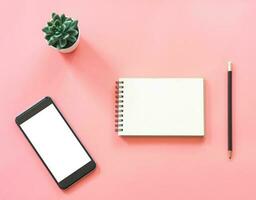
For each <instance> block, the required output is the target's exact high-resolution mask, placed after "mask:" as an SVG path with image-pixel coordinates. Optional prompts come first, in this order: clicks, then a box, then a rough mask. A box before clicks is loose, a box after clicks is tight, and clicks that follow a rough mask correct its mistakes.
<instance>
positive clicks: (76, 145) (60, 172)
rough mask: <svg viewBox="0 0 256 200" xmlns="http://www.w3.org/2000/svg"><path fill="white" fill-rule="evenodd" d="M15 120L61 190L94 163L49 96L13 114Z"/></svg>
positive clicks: (89, 169)
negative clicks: (19, 112)
mask: <svg viewBox="0 0 256 200" xmlns="http://www.w3.org/2000/svg"><path fill="white" fill-rule="evenodd" d="M16 123H17V125H18V126H19V128H20V129H21V131H22V132H23V134H24V136H25V137H26V138H27V140H28V141H29V143H30V144H31V145H32V147H33V148H34V150H35V151H36V153H37V154H38V156H39V158H40V159H41V160H42V162H43V163H44V165H45V167H46V168H47V169H48V171H49V172H50V174H51V175H52V177H53V179H54V180H55V181H56V183H57V184H58V186H59V187H60V188H61V189H66V188H68V187H69V186H70V185H72V184H73V183H75V182H76V181H78V180H79V179H80V178H82V177H83V176H84V175H86V174H88V173H89V172H91V171H92V170H93V169H95V167H96V164H95V162H94V160H93V159H92V157H91V156H90V154H89V153H88V151H87V150H86V149H85V147H84V146H83V144H82V143H81V142H80V140H79V139H78V137H77V136H76V134H75V133H74V131H73V130H72V128H71V127H70V125H69V124H68V123H67V121H66V120H65V119H64V117H63V115H62V114H61V112H60V111H59V109H58V108H57V106H56V105H55V104H54V102H53V101H52V99H51V98H50V97H45V98H44V99H42V100H41V101H39V102H38V103H36V104H35V105H34V106H32V107H31V108H29V109H28V110H27V111H25V112H23V113H22V114H20V115H19V116H18V117H16Z"/></svg>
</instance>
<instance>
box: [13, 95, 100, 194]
mask: <svg viewBox="0 0 256 200" xmlns="http://www.w3.org/2000/svg"><path fill="white" fill-rule="evenodd" d="M50 104H53V105H54V107H55V108H56V110H57V111H58V112H59V114H60V115H61V117H62V118H63V120H64V121H65V123H66V124H67V125H68V127H69V128H70V130H71V132H72V133H73V134H74V136H75V137H76V139H77V140H78V142H79V143H80V145H81V146H82V147H83V149H84V150H85V152H86V153H87V154H88V156H89V157H90V159H91V161H90V162H89V163H87V164H85V165H84V166H82V167H81V168H79V169H78V170H76V171H75V172H73V173H72V174H70V175H69V176H68V177H66V178H65V179H63V180H62V181H60V182H58V181H57V180H56V179H55V177H54V175H53V174H52V172H51V171H50V169H49V168H48V166H47V164H46V163H45V162H44V160H43V158H42V157H41V156H40V154H39V153H38V152H37V150H36V148H35V147H34V145H33V144H32V142H31V141H30V140H29V138H28V137H27V135H26V134H25V132H24V131H23V130H22V128H21V126H20V124H22V123H23V122H25V121H27V120H28V119H30V118H31V117H33V116H34V115H36V114H37V113H39V112H40V111H42V110H43V109H45V108H46V107H47V106H49V105H50ZM15 121H16V124H17V125H18V127H19V128H20V130H21V132H22V133H23V135H24V136H25V138H26V139H27V140H28V142H29V143H30V145H31V146H32V147H33V149H34V151H35V152H36V154H37V155H38V156H39V158H40V159H41V161H42V162H43V164H44V166H45V167H46V169H47V170H48V171H49V173H50V174H51V176H52V178H53V179H54V181H55V182H56V183H57V185H58V186H59V187H60V188H61V189H66V188H68V187H69V186H70V185H72V184H73V183H75V182H77V181H78V180H79V179H81V178H82V177H83V176H85V175H86V174H88V173H89V172H91V171H92V170H93V169H95V167H96V163H95V161H94V160H93V159H92V157H91V155H90V154H89V152H88V151H87V150H86V149H85V147H84V145H83V144H82V143H81V141H80V140H79V138H78V137H77V135H76V134H75V132H74V131H73V129H72V128H71V127H70V125H69V124H68V122H67V121H66V119H65V118H64V116H63V115H62V114H61V112H60V110H59V109H58V108H57V106H56V105H55V104H54V102H53V101H52V99H51V98H50V97H48V96H47V97H45V98H44V99H42V100H40V101H39V102H38V103H36V104H35V105H33V106H32V107H31V108H29V109H28V110H26V111H24V112H23V113H21V114H20V115H19V116H17V117H16V119H15Z"/></svg>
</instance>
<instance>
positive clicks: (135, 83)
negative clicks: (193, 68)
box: [118, 78, 204, 136]
mask: <svg viewBox="0 0 256 200" xmlns="http://www.w3.org/2000/svg"><path fill="white" fill-rule="evenodd" d="M119 83H120V85H122V86H123V87H122V88H119V94H120V93H122V98H121V97H120V99H119V100H121V99H122V100H123V101H121V102H122V103H119V104H120V105H121V106H122V115H120V116H119V118H118V120H119V121H122V122H119V123H120V124H121V127H120V128H119V130H118V134H119V135H145V136H146V135H148V136H157V135H162V136H203V135H204V81H203V78H120V79H119ZM119 96H120V95H119ZM120 124H119V125H120Z"/></svg>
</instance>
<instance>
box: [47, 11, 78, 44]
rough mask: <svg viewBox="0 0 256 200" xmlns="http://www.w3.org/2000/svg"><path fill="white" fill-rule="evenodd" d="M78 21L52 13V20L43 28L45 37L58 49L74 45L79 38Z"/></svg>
mask: <svg viewBox="0 0 256 200" xmlns="http://www.w3.org/2000/svg"><path fill="white" fill-rule="evenodd" d="M77 24H78V21H77V20H73V19H71V18H69V17H66V16H65V15H64V14H62V15H61V16H60V15H58V14H56V13H52V19H51V21H49V22H47V26H46V27H44V28H43V29H42V31H43V32H44V33H45V39H46V40H47V41H48V44H49V45H50V46H53V47H55V48H58V49H65V48H68V47H70V46H72V45H73V44H74V43H75V42H76V40H77V38H78V34H79V31H78V27H77Z"/></svg>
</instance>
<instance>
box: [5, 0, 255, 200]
mask: <svg viewBox="0 0 256 200" xmlns="http://www.w3.org/2000/svg"><path fill="white" fill-rule="evenodd" d="M52 11H56V12H58V13H66V14H67V15H69V16H71V17H73V18H76V19H78V20H79V27H80V30H81V36H82V40H81V43H80V45H79V47H78V49H77V50H76V51H75V52H74V53H73V54H70V55H63V54H60V53H58V52H56V51H55V50H53V49H51V48H50V47H48V46H47V44H46V42H45V41H44V39H43V33H42V32H41V29H42V27H43V26H44V25H45V23H46V21H47V20H48V19H49V18H50V14H51V12H52ZM0 17H1V19H2V20H1V31H0V44H1V48H0V55H1V64H0V69H1V71H0V91H1V98H0V110H1V114H0V178H1V181H0V199H1V200H12V199H15V200H16V199H26V200H30V199H31V200H32V199H33V200H34V199H37V200H41V199H42V200H45V199H47V200H51V199H54V200H55V199H76V200H82V199H123V200H126V199H186V200H187V199H208V200H209V199H233V200H236V199H237V200H241V199H246V200H247V199H256V190H255V181H256V158H255V155H256V134H255V117H256V114H255V113H256V112H255V106H256V95H255V88H254V86H255V84H256V78H255V73H256V66H255V59H256V58H255V56H256V26H255V19H256V1H253V0H251V1H249V0H227V1H224V0H221V1H210V0H208V1H184V0H183V1H182V0H176V1H167V0H166V1H164V0H141V1H138V0H109V1H107V0H101V1H100V0H92V1H88V0H80V1H78V0H73V1H50V0H47V1H46V0H45V1H33V0H23V1H14V0H8V1H2V2H1V8H0ZM228 60H232V61H233V63H234V95H233V98H234V107H233V108H234V157H233V159H232V160H231V161H230V160H228V158H227V120H226V119H227V112H226V110H227V98H226V96H227V90H226V86H227V85H226V81H227V80H226V75H227V72H226V70H227V61H228ZM121 76H132V77H133V76H143V77H151V76H154V77H173V76H175V77H177V76H178V77H179V76H181V77H191V76H202V77H204V78H205V92H206V96H205V103H206V136H205V137H204V138H179V137H164V138H161V137H139V138H136V137H126V138H122V137H118V136H117V134H116V133H115V132H114V131H113V130H114V117H113V116H114V83H115V81H116V80H117V78H118V77H121ZM46 95H49V96H51V97H52V98H53V99H54V101H55V102H56V104H57V105H58V107H59V108H60V110H61V111H62V112H63V114H64V116H65V117H66V118H67V120H68V121H69V122H70V124H71V126H72V127H73V128H74V130H75V132H76V133H77V135H78V136H79V137H80V138H81V140H82V142H83V143H84V145H85V146H86V148H87V149H88V150H89V152H90V153H91V155H92V156H93V158H95V160H96V162H97V164H98V167H97V169H96V171H94V172H93V173H92V174H90V175H89V176H88V177H86V178H84V179H82V180H81V181H79V182H78V183H77V184H75V185H74V186H73V187H72V188H70V189H69V190H67V191H62V190H60V189H59V188H58V187H57V185H56V184H55V182H54V181H53V179H52V178H51V176H50V175H49V173H48V171H47V170H46V169H45V167H44V166H43V164H42V163H41V161H40V160H39V159H38V157H37V155H36V154H35V153H34V151H33V149H32V148H31V146H30V145H29V143H28V142H27V141H26V139H25V138H24V136H23V135H22V133H21V132H20V130H19V129H18V127H17V126H16V124H15V122H14V119H15V117H16V116H17V115H18V114H19V113H20V112H22V111H23V110H25V109H26V108H28V107H29V106H31V105H32V104H34V103H35V102H36V101H37V100H39V99H41V98H43V97H44V96H46Z"/></svg>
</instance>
